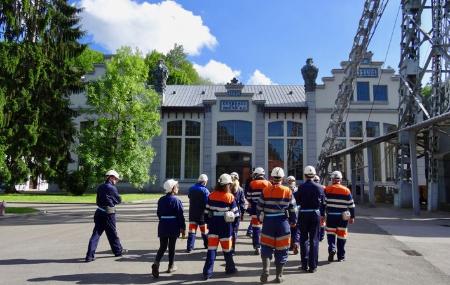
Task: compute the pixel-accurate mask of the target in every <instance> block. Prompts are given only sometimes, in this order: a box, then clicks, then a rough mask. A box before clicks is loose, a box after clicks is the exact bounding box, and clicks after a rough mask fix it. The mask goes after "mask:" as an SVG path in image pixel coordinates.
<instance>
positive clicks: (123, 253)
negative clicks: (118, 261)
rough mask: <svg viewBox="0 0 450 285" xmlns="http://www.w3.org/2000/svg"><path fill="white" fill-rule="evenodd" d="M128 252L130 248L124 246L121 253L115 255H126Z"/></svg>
mask: <svg viewBox="0 0 450 285" xmlns="http://www.w3.org/2000/svg"><path fill="white" fill-rule="evenodd" d="M127 253H128V249H126V248H122V251H121V252H120V253H117V254H114V256H115V257H119V256H122V255H126V254H127Z"/></svg>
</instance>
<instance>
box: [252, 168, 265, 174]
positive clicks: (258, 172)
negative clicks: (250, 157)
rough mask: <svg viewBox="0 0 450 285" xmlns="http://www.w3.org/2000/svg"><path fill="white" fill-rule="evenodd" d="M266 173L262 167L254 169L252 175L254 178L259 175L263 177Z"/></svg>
mask: <svg viewBox="0 0 450 285" xmlns="http://www.w3.org/2000/svg"><path fill="white" fill-rule="evenodd" d="M265 174H266V172H264V168H262V167H256V168H255V171H253V175H254V176H260V175H265Z"/></svg>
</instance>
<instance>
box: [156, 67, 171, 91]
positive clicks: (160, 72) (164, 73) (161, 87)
mask: <svg viewBox="0 0 450 285" xmlns="http://www.w3.org/2000/svg"><path fill="white" fill-rule="evenodd" d="M153 76H154V78H155V82H154V88H155V91H156V92H158V93H159V94H164V91H165V90H166V85H167V78H169V69H168V68H167V66H166V65H165V64H164V60H162V59H160V60H159V62H158V65H157V66H156V68H155V69H154V70H153Z"/></svg>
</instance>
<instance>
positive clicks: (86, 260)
mask: <svg viewBox="0 0 450 285" xmlns="http://www.w3.org/2000/svg"><path fill="white" fill-rule="evenodd" d="M94 260H95V258H87V257H86V258H85V259H84V262H92V261H94Z"/></svg>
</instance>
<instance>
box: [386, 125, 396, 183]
mask: <svg viewBox="0 0 450 285" xmlns="http://www.w3.org/2000/svg"><path fill="white" fill-rule="evenodd" d="M396 129H397V126H396V125H393V124H386V123H385V124H383V133H384V134H388V133H390V132H393V131H395V130H396ZM395 155H396V149H395V144H393V143H390V142H385V143H384V167H385V168H386V181H394V180H395Z"/></svg>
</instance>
